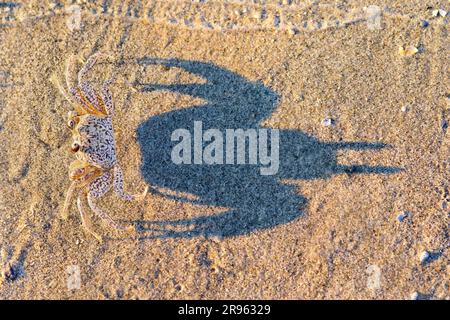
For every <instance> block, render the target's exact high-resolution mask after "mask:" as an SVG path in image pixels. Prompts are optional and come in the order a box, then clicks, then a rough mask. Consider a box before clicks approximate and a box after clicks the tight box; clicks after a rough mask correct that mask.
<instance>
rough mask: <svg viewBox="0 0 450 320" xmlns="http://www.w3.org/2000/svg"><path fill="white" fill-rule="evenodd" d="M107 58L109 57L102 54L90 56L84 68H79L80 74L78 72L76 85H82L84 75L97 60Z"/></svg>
mask: <svg viewBox="0 0 450 320" xmlns="http://www.w3.org/2000/svg"><path fill="white" fill-rule="evenodd" d="M105 57H109V55H107V54H104V53H103V52H97V53H94V54H93V55H91V56H90V57H89V58H88V59H87V61H86V63H85V64H84V66H83V67H82V68H81V70H80V72H78V83H79V84H81V83H83V77H84V76H85V75H86V73H87V72H88V71H89V70H90V69H91V68H92V67H93V66H94V65H95V64H96V63H97V61H98V58H105Z"/></svg>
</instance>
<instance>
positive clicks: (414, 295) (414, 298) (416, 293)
mask: <svg viewBox="0 0 450 320" xmlns="http://www.w3.org/2000/svg"><path fill="white" fill-rule="evenodd" d="M417 299H419V293H418V292H417V291H415V292H413V293H412V294H411V300H417Z"/></svg>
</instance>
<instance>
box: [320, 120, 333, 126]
mask: <svg viewBox="0 0 450 320" xmlns="http://www.w3.org/2000/svg"><path fill="white" fill-rule="evenodd" d="M322 124H323V125H324V126H325V127H329V126H332V125H333V124H334V120H333V119H331V118H325V119H323V120H322Z"/></svg>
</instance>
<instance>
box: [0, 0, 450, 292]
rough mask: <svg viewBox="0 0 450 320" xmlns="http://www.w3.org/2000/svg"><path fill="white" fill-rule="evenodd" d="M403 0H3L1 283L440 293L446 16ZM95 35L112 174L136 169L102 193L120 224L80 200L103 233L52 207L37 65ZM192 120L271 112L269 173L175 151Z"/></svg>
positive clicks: (46, 66)
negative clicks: (107, 106) (407, 51)
mask: <svg viewBox="0 0 450 320" xmlns="http://www.w3.org/2000/svg"><path fill="white" fill-rule="evenodd" d="M86 2H87V1H86ZM232 2H233V3H232ZM263 2H265V3H266V4H265V5H263V4H261V3H263ZM279 2H281V3H282V4H281V5H278V3H279ZM404 2H406V1H382V0H372V1H365V0H364V1H345V2H343V3H342V4H337V5H335V4H334V3H335V1H320V2H319V1H316V2H315V3H313V1H308V2H303V4H306V5H302V3H301V2H299V1H274V0H273V1H272V0H270V1H256V4H254V3H253V1H250V0H248V1H227V3H226V4H221V3H220V2H219V1H205V2H202V1H200V2H199V3H191V2H189V1H168V2H167V4H164V2H154V1H148V2H147V1H123V3H122V1H116V0H112V1H90V2H88V4H86V3H84V1H81V2H79V5H80V7H79V8H80V9H81V11H80V13H81V24H80V25H76V23H75V24H74V22H73V20H71V15H72V16H73V12H76V10H75V11H74V9H73V8H72V9H70V10H69V9H67V8H68V7H69V4H68V3H66V4H65V3H64V2H61V3H60V4H58V2H56V4H53V3H54V2H52V1H44V2H41V1H24V2H17V3H15V2H8V3H6V4H3V3H2V4H1V6H0V10H1V17H2V24H1V27H0V41H1V60H0V173H1V174H0V248H1V261H0V263H1V265H0V267H1V268H2V276H1V277H0V298H2V299H17V298H28V299H43V298H45V299H49V298H51V299H53V298H63V299H115V298H124V299H182V298H189V299H218V298H230V299H237V298H242V299H244V298H245V299H253V298H258V299H409V298H410V296H411V295H412V294H413V293H414V292H418V293H419V297H420V298H426V299H449V298H450V289H449V286H450V266H449V229H448V227H449V201H450V195H449V169H450V168H449V151H450V150H449V146H450V144H449V132H448V129H447V128H448V122H449V121H450V104H449V96H448V95H449V78H448V75H449V70H448V66H449V63H448V62H449V61H448V57H449V50H448V49H449V47H448V44H449V39H448V19H449V17H445V18H444V17H432V9H433V8H439V7H441V8H445V7H447V8H446V9H447V10H448V9H449V7H448V1H422V0H414V1H407V2H408V4H407V5H405V4H404ZM368 5H376V6H378V7H379V8H381V9H382V11H383V16H382V19H381V24H380V27H379V28H378V27H377V28H369V26H368V24H367V21H361V19H360V13H361V12H363V11H361V10H362V8H363V7H364V6H368ZM428 7H429V8H428ZM71 10H72V11H71ZM70 12H72V13H70ZM277 15H278V16H277ZM277 17H278V18H277ZM277 19H278V20H277ZM424 19H426V20H428V22H429V26H428V27H426V28H422V27H421V20H424ZM336 21H340V22H341V23H340V24H339V25H338V26H336V25H335V22H336ZM305 22H307V23H306V24H305ZM402 45H414V46H416V47H418V48H419V52H418V53H417V54H415V55H413V56H411V57H402V56H400V55H399V46H402ZM97 51H104V52H108V53H110V54H111V55H112V56H113V59H112V60H111V62H109V63H102V64H99V65H97V66H95V68H94V69H93V71H92V73H91V74H90V75H89V78H90V79H91V80H92V82H93V83H96V84H97V85H99V84H100V83H101V82H102V81H103V80H105V79H107V78H108V77H109V76H110V75H111V74H112V73H115V74H117V79H118V80H119V82H118V84H115V85H114V86H113V87H112V92H113V96H114V101H115V106H116V113H115V117H114V126H115V132H116V140H117V149H118V158H119V161H120V163H121V165H122V167H123V169H124V173H125V183H126V188H127V190H129V191H132V192H135V191H136V192H137V191H140V190H142V189H143V188H144V187H145V186H146V185H150V186H151V187H152V188H151V192H150V193H149V194H148V196H147V197H146V198H145V200H144V201H142V202H141V203H126V202H124V201H120V200H118V198H117V197H115V196H114V195H113V194H112V193H109V194H108V195H107V196H105V197H104V198H103V199H101V201H100V202H99V203H100V205H101V207H102V208H104V209H105V210H107V211H108V212H109V213H110V214H111V216H113V217H114V218H115V219H117V220H118V221H120V222H122V223H128V224H132V225H133V226H134V227H135V230H134V231H133V232H128V233H126V232H125V233H119V232H114V231H111V230H109V229H108V228H106V227H105V226H104V225H103V224H102V222H101V221H100V220H99V219H98V218H97V217H95V218H94V220H93V221H94V228H95V230H96V231H97V232H98V233H100V234H102V235H103V236H104V242H103V243H102V244H100V243H99V242H97V241H96V240H95V239H94V238H93V237H92V236H90V235H89V234H87V233H86V232H85V231H84V230H83V228H82V226H81V222H80V216H79V214H78V211H77V208H76V205H75V203H73V205H72V206H71V211H70V212H71V216H70V219H69V220H67V221H62V220H60V219H59V212H60V210H61V207H62V204H63V202H64V198H65V193H66V190H67V188H68V186H69V184H70V181H69V179H68V174H67V172H68V166H69V163H70V162H71V161H72V160H73V158H74V156H73V155H72V154H70V153H69V152H68V147H69V146H70V144H71V136H70V132H69V131H68V130H67V128H66V115H67V112H68V111H69V110H71V108H72V107H71V105H70V104H69V103H68V102H67V101H65V100H64V98H63V97H62V96H61V94H60V93H59V92H58V90H57V89H56V88H55V86H54V85H53V84H52V83H51V82H50V80H49V79H50V77H51V76H52V75H53V74H57V75H58V76H59V77H60V78H61V79H62V78H63V74H64V65H65V62H66V59H67V58H68V57H69V56H70V55H71V54H76V55H78V56H80V57H81V58H84V59H86V58H87V57H89V56H90V55H91V54H92V53H94V52H97ZM124 81H127V82H129V83H133V84H134V85H135V88H136V90H130V89H128V88H126V87H124V86H121V85H120V82H124ZM326 118H330V119H333V121H332V125H330V126H325V125H324V124H323V120H324V119H326ZM194 120H201V121H203V123H204V125H205V126H208V127H211V128H218V129H225V128H244V129H245V128H263V127H264V128H278V129H279V130H280V170H279V172H278V174H277V175H274V176H267V177H263V176H261V175H260V174H259V170H258V167H255V166H226V165H222V166H221V165H217V166H199V165H197V166H196V165H191V166H189V165H187V166H176V165H174V164H173V163H171V162H170V156H169V155H170V148H171V142H170V134H171V132H172V131H173V130H175V129H177V128H192V126H193V121H194ZM351 142H355V143H354V144H351ZM352 165H361V166H363V165H364V166H366V167H353V168H352V167H351V166H352ZM367 166H370V167H367ZM403 212H408V213H409V214H408V216H407V217H406V218H405V219H404V220H403V221H401V222H400V221H399V220H398V219H397V217H398V215H399V214H401V213H403ZM425 250H426V251H428V252H429V253H430V257H429V258H428V259H427V260H426V261H424V262H423V263H421V262H420V258H419V256H420V254H421V253H422V252H423V251H425ZM77 270H79V274H80V277H81V281H80V287H79V288H76V287H75V288H74V287H71V286H72V285H73V283H72V282H70V281H73V277H74V276H75V277H76V273H77ZM68 281H69V282H70V283H69V287H70V288H72V289H70V288H68Z"/></svg>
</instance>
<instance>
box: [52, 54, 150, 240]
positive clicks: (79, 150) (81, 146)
mask: <svg viewBox="0 0 450 320" xmlns="http://www.w3.org/2000/svg"><path fill="white" fill-rule="evenodd" d="M104 57H108V56H106V55H104V54H102V53H97V54H94V55H92V56H91V57H89V59H88V60H87V61H86V63H85V64H84V66H83V67H82V68H81V70H80V71H79V73H78V78H77V80H78V83H77V84H75V85H74V84H73V83H74V81H73V79H72V71H74V70H75V67H76V60H75V57H73V56H72V57H71V58H70V59H69V61H68V62H67V65H66V72H65V76H66V85H67V88H68V89H69V93H70V95H69V94H68V93H67V91H66V90H65V89H64V88H63V87H62V86H61V85H60V83H59V82H58V81H57V80H56V79H55V78H53V80H56V81H55V84H56V85H57V86H58V88H59V90H60V91H61V93H62V94H63V95H64V97H65V98H66V99H67V100H68V101H69V102H71V104H72V105H73V106H74V111H69V115H68V121H67V125H68V127H69V129H70V130H71V132H72V138H73V143H72V146H71V148H70V150H71V152H72V153H74V154H75V157H76V160H75V161H73V162H72V163H71V164H70V169H69V178H70V180H71V181H72V183H71V184H70V187H69V189H68V191H67V195H66V199H65V202H64V206H63V209H62V213H61V216H62V218H63V219H67V218H68V213H69V206H70V204H71V200H72V198H73V195H74V193H76V192H78V198H77V207H78V211H79V212H80V215H81V221H82V224H83V226H84V227H85V229H86V230H87V231H88V232H89V233H91V234H92V235H93V236H94V237H95V238H97V239H98V240H99V241H102V238H101V237H100V236H99V235H98V234H96V233H95V232H94V231H92V226H91V221H90V219H89V216H88V215H87V212H86V210H85V199H87V202H88V204H89V207H90V208H91V209H92V211H93V212H94V213H96V214H97V215H98V216H99V217H100V218H101V219H102V220H103V221H104V222H105V223H106V224H107V225H108V226H110V227H112V228H113V229H116V230H124V229H130V228H132V226H130V227H128V228H125V227H124V226H122V225H119V224H118V223H117V222H115V221H114V220H113V219H112V218H111V217H110V216H109V215H108V214H107V213H105V212H104V211H102V210H101V209H100V208H99V207H98V206H97V205H96V204H95V200H96V199H99V198H101V197H102V196H103V195H105V194H106V193H107V192H108V191H109V190H110V189H111V187H112V186H113V187H114V191H115V193H116V194H117V195H118V196H119V197H120V198H121V199H123V200H126V201H132V200H141V199H143V198H144V197H145V195H146V193H147V190H148V187H147V188H145V190H144V192H143V193H142V194H140V195H131V194H128V193H126V192H125V191H124V183H123V182H124V181H123V172H122V169H121V167H120V165H119V163H118V161H117V155H116V146H115V139H114V131H113V125H112V118H113V116H114V105H113V101H112V95H111V92H110V90H109V86H110V84H111V83H112V81H113V80H107V81H105V82H104V83H103V85H102V87H101V91H100V94H99V95H98V94H97V93H96V92H95V91H94V89H93V87H92V86H91V84H90V83H89V82H86V81H83V77H84V75H85V74H86V73H87V72H88V71H89V70H90V69H91V68H92V67H93V66H94V65H95V63H96V62H97V61H98V59H99V58H104ZM112 177H113V182H111V178H112Z"/></svg>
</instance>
